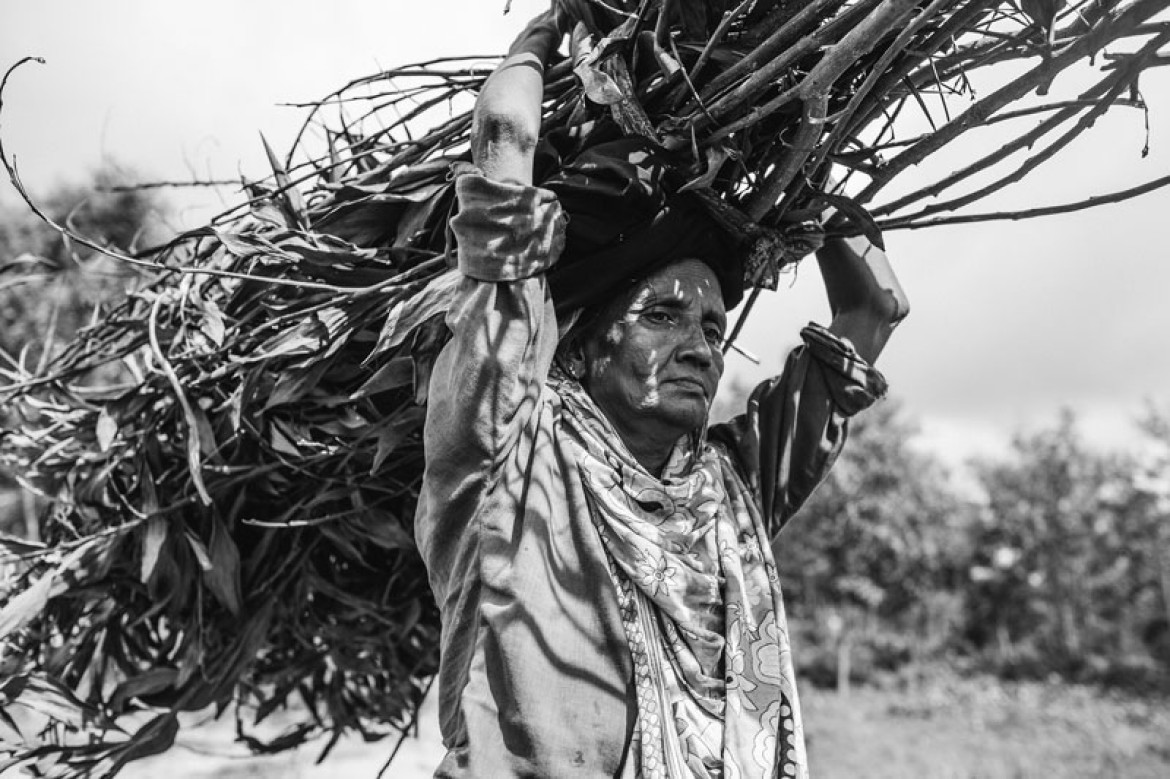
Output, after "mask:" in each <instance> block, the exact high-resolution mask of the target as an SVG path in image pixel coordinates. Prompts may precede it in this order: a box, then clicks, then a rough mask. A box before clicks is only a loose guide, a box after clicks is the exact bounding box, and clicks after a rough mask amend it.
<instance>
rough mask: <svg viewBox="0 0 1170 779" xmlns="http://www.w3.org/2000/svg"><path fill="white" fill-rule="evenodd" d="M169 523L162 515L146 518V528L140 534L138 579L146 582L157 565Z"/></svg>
mask: <svg viewBox="0 0 1170 779" xmlns="http://www.w3.org/2000/svg"><path fill="white" fill-rule="evenodd" d="M169 530H170V523H169V522H168V521H167V520H166V519H165V518H163V517H160V516H152V517H150V519H148V520H146V529H145V530H144V531H143V534H142V566H141V568H140V572H139V574H138V578H139V580H140V581H141V582H142V583H143V584H146V583H148V582H149V581H150V577H151V575H152V574H153V573H154V569H155V566H156V565H158V558H159V554H160V553H161V552H162V548H163V544H164V543H165V542H166V540H167V533H168V531H169Z"/></svg>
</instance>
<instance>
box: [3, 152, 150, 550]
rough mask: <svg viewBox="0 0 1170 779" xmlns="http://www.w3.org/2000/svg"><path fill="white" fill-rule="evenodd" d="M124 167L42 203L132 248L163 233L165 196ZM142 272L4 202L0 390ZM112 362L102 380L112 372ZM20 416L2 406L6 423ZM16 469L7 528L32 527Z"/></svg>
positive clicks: (6, 478)
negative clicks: (137, 182) (131, 184)
mask: <svg viewBox="0 0 1170 779" xmlns="http://www.w3.org/2000/svg"><path fill="white" fill-rule="evenodd" d="M123 178H124V177H123V175H122V174H121V173H120V172H119V171H118V170H117V169H116V168H114V167H108V168H105V169H102V170H100V171H98V172H97V173H95V174H94V175H93V177H92V179H91V180H90V181H89V182H87V183H85V184H73V185H68V186H63V187H60V188H58V189H56V190H54V191H53V192H51V193H49V194H48V196H46V197H45V198H44V199H43V200H39V201H38V206H39V207H40V208H42V209H43V210H44V211H45V213H46V214H47V215H48V216H49V217H50V218H51V219H53V220H54V221H55V222H57V223H58V224H64V225H67V226H68V227H69V228H70V229H71V230H73V231H74V232H76V233H77V234H79V235H83V236H85V237H86V238H88V239H91V240H93V241H95V242H96V243H98V244H100V245H105V246H110V247H112V248H116V249H119V250H121V251H124V252H127V251H133V250H134V249H135V248H136V247H138V246H141V245H143V244H145V243H150V242H153V241H156V240H158V239H159V238H160V237H161V236H162V235H163V234H164V232H165V231H164V229H163V227H162V223H161V219H160V216H161V213H162V209H161V204H160V201H159V200H158V198H157V197H155V196H153V195H152V194H150V193H149V192H147V191H144V190H123V191H116V187H117V185H118V183H119V181H121V180H122V179H123ZM135 276H136V274H135V271H134V270H133V268H131V267H129V266H127V265H126V264H125V263H122V262H119V261H117V260H114V259H111V258H109V257H107V256H105V255H102V254H101V253H99V252H95V251H93V250H92V249H88V248H86V247H84V246H78V245H76V244H75V243H74V242H72V241H70V240H69V239H68V238H66V237H65V236H63V235H62V234H61V233H59V232H58V231H57V230H55V229H53V228H52V227H50V226H49V225H47V224H46V223H45V222H43V221H42V220H41V219H40V218H39V217H37V216H36V215H35V214H33V213H32V212H31V211H30V210H29V209H28V208H27V207H25V206H23V204H21V205H19V206H17V205H11V206H7V207H5V208H2V209H0V377H3V378H2V379H0V390H2V389H3V385H4V384H8V383H10V382H12V381H16V380H19V379H20V378H21V377H27V376H28V375H29V374H30V373H34V372H37V371H38V369H40V368H42V367H43V366H45V365H47V364H48V360H49V358H50V357H51V356H52V354H53V353H54V351H55V350H56V349H59V348H60V346H61V345H62V344H64V343H66V342H68V341H69V340H70V339H72V338H73V337H74V336H75V335H76V334H77V333H78V332H79V331H80V330H81V329H82V328H84V327H85V326H86V325H87V324H89V323H90V322H91V321H92V320H93V319H94V317H96V316H100V314H101V311H103V310H107V309H108V308H109V307H110V306H111V305H113V304H114V303H116V302H117V301H118V300H119V299H121V297H122V296H123V295H124V294H125V290H126V288H127V285H128V284H130V283H132V282H133V280H134V278H135ZM112 375H113V373H112V372H111V371H109V370H107V371H106V372H104V373H99V374H98V375H97V376H96V377H95V380H96V381H101V380H102V379H103V377H104V378H109V377H110V376H112ZM13 424H19V420H18V419H17V418H15V417H14V416H13V411H12V410H11V409H10V408H0V426H6V425H13ZM14 476H15V474H6V473H4V472H3V471H2V470H0V531H2V532H18V531H19V529H20V527H21V526H22V525H23V526H24V529H25V531H26V532H30V531H32V529H33V528H32V526H31V524H30V523H29V522H28V518H27V517H26V518H25V519H24V521H22V520H21V517H22V516H23V515H25V514H27V513H28V503H27V500H25V499H24V498H22V496H20V495H19V493H18V492H17V491H16V487H15V481H14V478H13V477H14Z"/></svg>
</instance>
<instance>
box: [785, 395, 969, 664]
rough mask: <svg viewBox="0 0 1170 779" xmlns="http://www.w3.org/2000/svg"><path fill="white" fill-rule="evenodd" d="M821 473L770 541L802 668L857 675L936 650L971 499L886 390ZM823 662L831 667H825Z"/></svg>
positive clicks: (954, 592) (949, 630) (963, 557)
mask: <svg viewBox="0 0 1170 779" xmlns="http://www.w3.org/2000/svg"><path fill="white" fill-rule="evenodd" d="M851 426H852V427H851V431H850V437H849V441H848V443H847V444H846V446H845V449H844V451H843V453H842V455H841V457H840V460H839V461H838V462H837V464H836V466H835V467H834V468H833V470H832V471H831V472H830V474H829V476H828V478H827V479H826V481H825V483H824V484H822V485H821V486H820V487H819V488H818V490H817V492H816V493H815V494H814V495H813V497H812V498H811V499H810V501H809V502H808V504H807V505H806V506H805V507H804V508H803V509H801V511H800V513H799V514H798V516H797V517H796V518H795V519H794V520H793V522H792V524H791V525H790V526H789V527H787V528H785V530H784V531H783V532H782V533H781V534H780V536H779V538H778V539H777V541H776V543H775V553H776V559H777V565H778V567H779V569H780V576H781V579H782V582H783V585H784V588H785V595H786V601H787V603H788V604H789V610H790V614H791V616H792V618H793V620H794V622H795V623H796V624H797V625H798V629H800V630H801V631H802V632H803V640H804V641H805V643H806V644H811V645H815V646H818V647H820V648H821V649H826V650H827V649H830V648H832V649H833V651H832V652H828V651H826V652H816V651H806V652H804V657H805V660H804V661H802V668H803V669H804V671H805V672H806V673H808V674H809V675H813V676H816V675H818V668H817V666H818V664H819V665H820V666H821V667H820V668H819V673H820V674H822V675H823V678H822V681H826V682H829V681H832V680H834V679H835V680H836V683H837V684H838V686H839V687H842V686H844V685H845V684H847V682H848V679H849V677H850V676H851V675H854V676H858V677H864V676H866V675H867V673H868V672H869V671H870V670H872V669H873V668H874V667H889V668H893V667H896V666H898V665H900V664H901V663H903V662H906V661H908V660H911V659H914V658H922V657H924V656H925V655H927V654H931V653H934V652H939V651H943V650H944V649H945V648H947V647H948V646H949V645H950V644H951V643H952V640H953V638H954V634H955V630H956V628H957V626H958V625H959V624H960V623H961V619H960V608H961V601H960V593H961V587H960V586H959V582H961V581H962V579H963V578H964V577H965V575H966V565H967V561H968V559H969V556H970V552H969V550H968V548H967V546H966V543H967V539H968V534H967V530H966V527H967V525H968V524H969V522H970V521H971V515H972V510H971V507H970V505H968V504H967V503H966V502H965V501H964V500H962V499H960V498H959V497H958V495H957V491H956V490H955V489H954V488H953V486H952V483H951V476H950V474H949V472H948V471H947V469H946V468H945V467H944V466H943V465H942V463H941V462H939V461H938V460H937V459H936V458H935V457H934V456H933V455H931V454H929V453H927V452H926V451H924V450H921V449H919V448H917V447H915V445H914V437H915V435H916V434H917V432H918V431H917V427H916V426H915V424H914V423H912V422H911V421H909V420H908V419H907V417H906V415H905V413H904V411H903V409H902V406H901V404H899V403H897V402H893V401H885V402H882V403H879V404H878V405H877V406H875V407H873V408H871V409H870V410H868V411H866V412H865V413H864V414H861V415H859V416H858V417H857V418H855V419H854V420H853V421H852V422H851ZM830 668H831V671H832V673H829V671H830Z"/></svg>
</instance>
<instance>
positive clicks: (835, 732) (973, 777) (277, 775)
mask: <svg viewBox="0 0 1170 779" xmlns="http://www.w3.org/2000/svg"><path fill="white" fill-rule="evenodd" d="M803 705H804V709H805V717H806V729H807V734H808V743H809V760H810V763H811V769H812V775H813V776H814V777H816V779H860V778H861V777H865V779H893V778H894V777H898V778H899V779H906V778H907V777H923V778H924V779H1031V778H1032V777H1036V778H1037V779H1040V778H1041V777H1043V778H1044V779H1048V778H1049V777H1060V778H1063V777H1086V778H1088V777H1092V778H1093V779H1107V778H1110V777H1118V778H1119V779H1146V777H1149V778H1150V779H1155V778H1156V779H1164V778H1165V777H1170V701H1168V700H1166V699H1151V698H1141V697H1135V696H1132V695H1122V694H1116V693H1108V692H1102V691H1100V690H1097V689H1094V688H1090V687H1081V686H1072V685H1066V684H1060V683H1051V684H1045V683H1035V682H1027V683H1004V682H1000V681H998V680H996V679H994V678H991V677H977V678H973V679H960V678H957V677H955V676H953V675H950V674H946V673H942V674H932V675H930V676H929V677H927V678H926V679H924V680H919V681H917V682H914V683H902V684H900V685H895V686H891V688H890V689H873V688H862V689H854V690H853V691H852V692H851V693H850V694H849V695H847V696H841V695H838V694H837V693H836V692H831V691H824V690H816V689H813V688H811V687H808V686H807V685H806V688H805V690H804V693H803ZM424 713H425V716H424V718H423V722H422V724H421V729H420V738H418V739H409V740H407V742H406V743H405V744H404V745H403V748H402V751H401V752H400V753H399V756H398V758H397V759H396V760H395V762H394V765H393V767H392V768H391V769H390V770H388V771H387V772H386V774H385V775H386V776H388V777H395V778H398V777H402V778H403V779H414V778H415V777H427V776H430V775H431V772H432V771H433V769H434V766H435V764H436V762H437V761H438V759H439V757H440V755H441V749H440V747H439V746H438V734H437V725H436V722H435V717H434V711H433V705H428V706H427V707H426V709H425V711H424ZM230 739H231V732H230V726H228V725H226V724H224V723H213V724H211V725H209V726H205V727H202V728H199V729H195V730H190V731H184V733H183V734H181V735H180V744H181V746H178V747H176V748H175V749H172V750H171V751H170V752H168V753H167V754H164V755H160V756H158V757H156V758H152V759H150V760H146V761H143V762H141V763H137V764H134V765H132V766H131V767H130V768H128V769H127V770H126V771H125V772H124V773H123V776H126V777H133V779H156V778H157V777H165V778H166V779H213V777H214V779H268V778H269V777H271V778H272V779H302V778H303V779H310V778H311V779H317V778H319V777H344V779H367V778H368V779H373V777H375V776H377V774H378V771H379V770H380V769H381V767H382V765H383V763H384V762H385V759H386V756H387V755H388V754H389V750H390V744H388V743H385V742H383V743H378V744H363V743H361V742H360V741H347V742H342V744H340V745H339V746H338V747H337V749H336V750H335V753H334V754H333V755H332V756H331V757H330V758H329V760H328V761H327V762H326V763H325V764H323V765H314V762H313V761H314V759H315V757H316V750H311V749H305V750H301V751H300V752H298V753H293V754H285V755H277V756H274V757H250V756H245V755H243V754H242V753H241V751H240V749H239V748H237V747H236V746H234V745H232V744H231V742H230Z"/></svg>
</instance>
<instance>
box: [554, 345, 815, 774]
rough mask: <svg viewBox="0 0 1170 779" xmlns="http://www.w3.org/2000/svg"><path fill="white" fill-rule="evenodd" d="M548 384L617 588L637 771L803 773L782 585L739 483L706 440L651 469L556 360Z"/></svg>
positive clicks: (687, 444) (682, 446)
mask: <svg viewBox="0 0 1170 779" xmlns="http://www.w3.org/2000/svg"><path fill="white" fill-rule="evenodd" d="M551 384H552V386H553V388H554V389H555V391H556V393H557V395H558V396H559V397H560V399H561V403H562V405H563V409H564V414H563V417H562V421H563V424H564V426H565V429H566V430H567V431H568V433H569V436H570V438H571V440H573V442H574V443H576V444H577V445H578V446H579V447H580V449H581V457H580V459H579V460H578V468H579V471H580V474H581V480H582V482H583V483H584V485H585V489H586V494H587V496H588V498H589V503H590V507H591V509H592V515H593V518H594V521H595V522H596V524H597V530H598V533H599V534H600V535H601V539H602V542H603V543H604V545H605V549H606V552H607V553H608V559H609V561H610V563H611V568H610V570H611V575H612V576H613V579H614V583H615V585H616V586H617V588H618V601H619V603H620V605H621V612H622V622H623V624H624V626H625V630H626V640H627V642H628V643H629V646H630V652H631V654H632V656H633V659H634V679H635V690H636V694H637V699H638V733H637V738H636V740H637V743H638V746H639V748H640V755H639V764H640V766H641V775H642V776H644V777H646V779H675V778H676V777H692V776H693V777H697V778H699V779H709V778H710V779H713V778H714V777H728V779H736V778H738V777H745V778H746V777H761V776H763V777H770V776H782V777H793V776H795V777H805V776H807V775H808V772H807V767H806V761H805V757H804V737H803V733H802V730H801V723H800V715H799V706H798V703H797V697H796V684H795V673H794V671H793V667H792V653H791V650H790V648H789V644H788V635H787V629H786V626H785V620H784V606H783V602H782V600H781V595H780V581H779V578H778V577H777V575H776V566H775V564H774V563H773V561H772V554H771V549H770V547H769V545H768V543H767V535H766V532H765V529H764V525H763V522H762V520H761V517H760V512H759V509H758V508H757V507H756V506H755V502H754V501H753V500H752V499H751V498H750V495H749V491H748V488H747V486H746V485H745V484H744V483H743V481H742V480H741V479H740V478H739V476H738V474H736V473H735V471H734V469H733V468H732V467H731V465H730V463H729V461H728V460H727V459H726V458H724V457H721V456H720V455H719V453H718V452H717V451H716V449H715V448H714V447H712V446H709V445H707V444H706V442H705V441H704V440H702V438H701V437H696V438H697V439H698V440H692V439H684V441H680V443H679V445H678V446H676V448H675V451H674V453H673V456H672V457H671V459H670V461H669V462H668V463H667V466H666V468H665V470H664V472H663V475H662V477H661V478H657V477H655V476H653V475H651V474H650V473H648V472H647V471H646V470H645V469H644V468H643V467H642V466H641V465H640V464H639V463H638V462H637V461H636V460H635V459H634V457H633V456H632V455H631V454H630V452H629V450H628V449H627V448H626V446H625V444H624V443H623V442H622V440H621V439H620V438H619V437H618V435H617V433H616V432H615V431H614V429H613V427H612V425H610V423H609V421H608V420H607V419H606V418H605V416H604V415H603V414H602V413H601V411H600V410H599V409H598V408H597V406H596V404H594V402H593V400H592V399H591V398H590V397H589V396H588V395H587V394H586V393H585V391H584V390H583V389H582V388H581V385H580V384H578V383H577V382H576V381H574V380H573V379H571V378H569V377H567V376H566V375H565V374H564V373H563V372H561V371H559V370H557V369H556V368H554V369H553V376H552V379H551ZM729 492H730V493H732V494H729Z"/></svg>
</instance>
